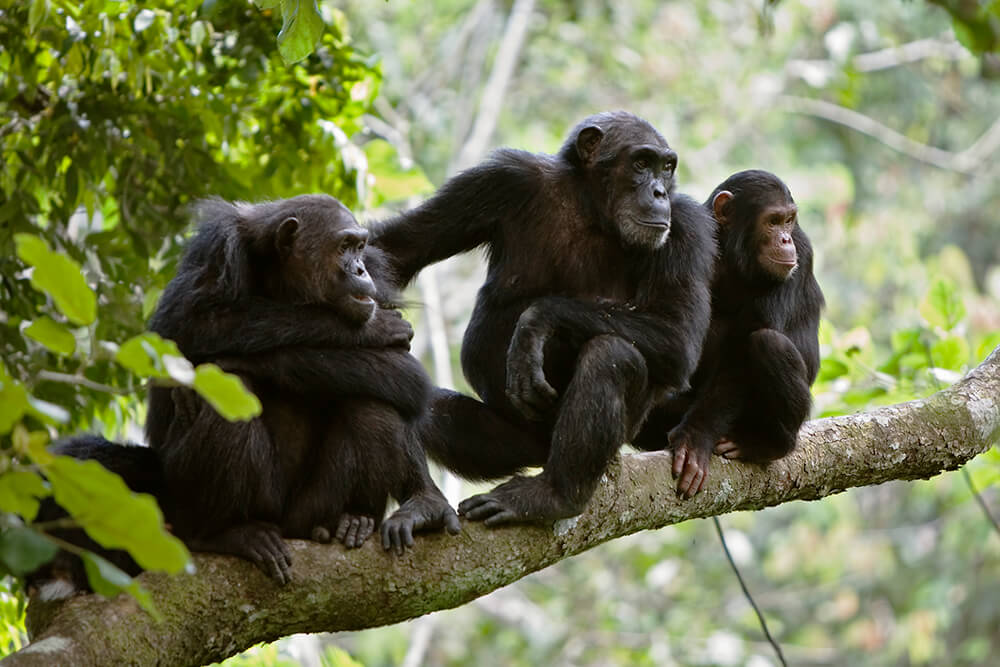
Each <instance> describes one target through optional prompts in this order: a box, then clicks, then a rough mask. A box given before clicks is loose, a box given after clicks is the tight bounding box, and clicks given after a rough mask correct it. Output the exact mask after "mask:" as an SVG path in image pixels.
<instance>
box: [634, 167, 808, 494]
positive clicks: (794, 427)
mask: <svg viewBox="0 0 1000 667" xmlns="http://www.w3.org/2000/svg"><path fill="white" fill-rule="evenodd" d="M705 207H706V209H708V210H710V211H712V212H713V214H714V215H715V218H716V220H717V221H718V230H719V251H720V252H719V261H718V264H717V267H716V274H715V279H714V281H713V284H712V324H711V327H710V330H709V334H708V338H707V340H706V342H705V348H704V351H703V352H702V357H701V360H700V361H699V363H698V370H697V371H696V372H695V374H694V377H693V378H692V380H691V385H692V386H691V389H690V391H688V392H685V393H683V394H681V395H680V396H678V397H674V398H672V399H670V400H667V401H665V402H664V404H663V405H662V406H660V407H658V408H657V409H656V410H654V411H653V413H652V414H651V415H650V418H649V420H648V422H647V424H646V426H645V427H644V428H643V430H642V432H641V434H640V435H639V436H638V437H637V438H636V439H635V440H634V441H633V444H634V445H636V446H637V447H640V448H643V449H660V448H663V447H664V445H665V444H666V440H667V439H668V437H669V445H670V447H671V448H672V449H673V450H674V468H673V470H674V474H675V475H676V476H677V477H679V481H678V483H677V490H678V493H680V494H682V495H684V496H687V497H691V496H693V495H694V494H696V493H698V491H700V490H701V488H702V486H703V485H704V483H705V479H706V476H707V472H708V463H709V458H710V457H711V454H712V452H713V450H714V451H715V453H716V454H719V455H721V456H724V457H726V458H730V459H740V460H744V461H752V462H757V463H765V462H767V461H773V460H775V459H779V458H781V457H783V456H786V455H787V454H788V453H790V452H791V451H792V449H793V448H794V447H795V444H796V441H797V437H798V431H799V427H800V426H801V425H802V422H803V421H805V419H806V418H807V417H808V416H809V408H810V405H811V397H810V393H809V387H810V386H811V385H812V382H813V380H815V379H816V373H817V371H818V370H819V341H818V339H817V331H818V328H819V314H820V309H821V308H822V307H823V293H822V292H821V291H820V288H819V285H818V284H817V282H816V279H815V278H814V277H813V253H812V246H811V245H810V244H809V239H808V238H807V237H806V234H805V232H803V231H802V229H801V228H800V227H799V224H798V216H797V212H798V209H797V207H796V205H795V201H794V200H793V199H792V194H791V192H789V190H788V187H787V186H786V185H785V184H784V183H783V182H782V181H781V179H779V178H778V177H777V176H775V175H774V174H771V173H769V172H766V171H759V170H749V171H742V172H739V173H737V174H733V175H732V176H730V177H729V178H728V179H726V180H725V181H724V182H723V183H722V184H721V185H719V186H718V187H717V188H715V191H714V192H712V195H711V196H710V197H709V198H708V201H707V202H705ZM668 434H669V436H668Z"/></svg>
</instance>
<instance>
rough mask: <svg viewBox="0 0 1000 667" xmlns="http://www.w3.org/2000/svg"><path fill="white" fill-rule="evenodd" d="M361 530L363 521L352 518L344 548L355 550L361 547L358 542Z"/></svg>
mask: <svg viewBox="0 0 1000 667" xmlns="http://www.w3.org/2000/svg"><path fill="white" fill-rule="evenodd" d="M360 528H361V520H360V519H359V518H358V517H356V516H355V517H351V526H350V528H348V529H347V537H346V538H345V539H344V546H346V547H347V548H348V549H354V548H356V547H358V546H360V544H361V543H360V542H358V530H360Z"/></svg>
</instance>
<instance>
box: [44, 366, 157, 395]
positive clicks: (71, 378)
mask: <svg viewBox="0 0 1000 667" xmlns="http://www.w3.org/2000/svg"><path fill="white" fill-rule="evenodd" d="M38 379H39V380H48V381H49V382H61V383H63V384H73V385H77V386H80V387H86V388H87V389H93V390H94V391H102V392H105V393H108V394H118V395H119V396H128V395H130V394H134V393H136V392H139V391H141V390H142V389H145V387H146V385H145V384H142V385H140V386H139V387H138V388H136V387H112V386H111V385H107V384H101V383H100V382H94V381H93V380H91V379H89V378H86V377H84V376H82V375H70V374H69V373H59V372H57V371H49V370H42V371H39V372H38Z"/></svg>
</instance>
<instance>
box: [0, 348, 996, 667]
mask: <svg viewBox="0 0 1000 667" xmlns="http://www.w3.org/2000/svg"><path fill="white" fill-rule="evenodd" d="M998 436H1000V348H998V349H997V350H994V352H993V353H992V354H991V355H990V357H989V358H988V359H987V360H986V361H984V362H983V364H982V365H980V366H979V367H978V368H977V369H975V370H974V371H972V372H971V373H969V374H968V375H967V376H966V377H965V378H963V379H962V380H961V381H960V382H958V383H957V384H955V385H954V386H952V387H950V388H948V389H946V390H944V391H941V392H939V393H937V394H935V395H934V396H932V397H930V398H928V399H925V400H919V401H911V402H909V403H903V404H899V405H894V406H888V407H884V408H879V409H877V410H873V411H872V412H867V413H862V414H858V415H853V416H848V417H836V418H831V419H822V420H818V421H813V422H810V423H808V424H806V426H805V427H803V430H802V433H801V438H800V442H801V446H800V447H799V449H797V450H796V452H795V453H794V454H792V455H791V456H789V457H788V458H786V459H784V460H782V461H779V462H777V463H775V464H772V465H771V466H769V467H766V468H764V467H759V466H751V465H743V464H740V463H732V462H728V461H725V460H722V459H719V458H716V459H715V460H714V461H713V462H712V470H711V473H710V476H709V482H708V487H707V490H705V491H703V492H702V493H700V494H699V495H698V496H697V497H695V498H694V499H692V500H686V501H684V500H678V499H677V497H676V496H675V494H674V490H673V489H674V485H673V482H672V480H671V478H670V463H671V460H670V455H669V454H667V453H661V452H656V453H646V454H632V455H625V456H623V457H622V458H621V462H620V463H616V464H614V465H612V467H611V468H610V470H609V471H608V474H607V475H606V477H605V479H604V480H603V481H602V484H601V487H600V489H599V490H598V492H597V494H596V495H595V497H594V499H593V500H592V501H591V503H590V506H589V508H588V510H587V512H585V513H584V514H583V515H581V516H580V517H578V518H576V519H573V520H570V521H561V522H558V523H556V525H555V526H553V527H527V526H525V527H514V528H502V529H496V530H487V529H484V528H483V527H482V526H480V525H471V524H468V523H466V524H465V525H464V526H463V532H462V534H461V535H458V536H455V537H447V536H442V535H433V536H428V537H423V538H421V539H420V541H419V542H418V544H417V545H416V547H415V548H414V550H413V551H411V552H410V553H409V554H407V555H405V556H403V557H402V558H394V557H391V556H389V555H387V554H385V553H383V552H382V550H381V549H380V548H378V546H377V545H376V544H375V543H374V542H371V541H370V542H369V543H368V544H366V545H365V547H364V548H362V549H359V550H356V551H351V552H345V551H344V550H343V549H342V548H340V547H337V546H323V545H319V544H313V543H309V542H304V541H293V542H291V547H292V550H293V553H294V558H295V565H294V568H293V577H294V581H293V582H292V583H291V584H289V585H288V586H285V587H284V588H282V587H278V586H276V585H275V584H274V583H272V582H271V581H270V580H268V579H266V578H265V577H264V575H263V574H261V573H260V572H258V571H257V570H256V569H254V568H253V567H252V566H251V565H250V564H249V563H245V562H243V561H239V560H236V559H233V558H224V557H221V556H207V555H198V556H196V557H195V562H196V564H197V566H198V574H197V575H196V576H178V577H175V578H170V577H167V576H164V575H156V574H145V575H143V576H142V580H143V583H144V584H145V585H146V586H147V587H148V588H149V589H150V591H151V592H152V594H153V598H154V600H155V601H156V604H157V606H158V608H159V610H160V611H161V612H162V614H163V616H164V620H163V621H162V622H161V623H157V622H156V621H154V620H153V619H151V618H150V617H148V616H146V615H145V614H143V613H142V612H140V611H139V610H138V609H137V608H136V605H135V604H134V603H133V602H132V601H131V600H130V599H129V598H126V597H123V596H120V597H118V598H116V599H114V600H103V599H101V598H99V597H97V596H93V595H88V596H81V597H78V598H75V599H73V600H70V601H69V602H67V603H65V604H62V605H58V604H56V605H52V604H44V603H39V602H33V603H32V604H31V605H30V606H29V608H28V625H29V629H30V631H31V632H32V634H33V636H34V637H35V641H34V643H33V644H31V645H30V646H29V647H28V648H26V649H24V650H22V651H20V652H19V653H16V654H14V655H13V656H11V657H10V658H8V659H7V662H8V663H9V664H11V665H55V664H73V665H108V664H154V663H156V664H161V665H188V664H201V663H205V662H209V661H213V660H219V659H221V658H224V657H226V656H228V655H231V654H233V653H236V652H237V651H240V650H242V649H245V648H247V647H249V646H251V645H253V644H255V643H257V642H260V641H269V640H274V639H277V638H278V637H282V636H285V635H288V634H292V633H296V632H319V631H336V630H358V629H362V628H369V627H374V626H378V625H385V624H388V623H396V622H398V621H402V620H406V619H409V618H414V617H416V616H420V615H421V614H426V613H428V612H431V611H435V610H438V609H448V608H450V607H456V606H458V605H461V604H464V603H466V602H469V601H470V600H473V599H475V598H477V597H479V596H481V595H484V594H486V593H488V592H490V591H492V590H495V589H497V588H499V587H501V586H505V585H507V584H509V583H511V582H513V581H516V580H518V579H520V578H521V577H524V576H525V575H527V574H529V573H531V572H534V571H536V570H539V569H541V568H544V567H546V566H548V565H551V564H553V563H555V562H557V561H559V560H561V559H563V558H567V557H569V556H572V555H574V554H577V553H580V552H581V551H584V550H586V549H590V548H591V547H594V546H596V545H598V544H601V543H602V542H605V541H607V540H611V539H614V538H616V537H621V536H623V535H628V534H630V533H635V532H637V531H640V530H647V529H651V528H660V527H662V526H668V525H670V524H674V523H678V522H681V521H685V520H687V519H692V518H697V517H707V516H712V515H715V514H723V513H726V512H732V511H734V510H750V509H758V508H761V507H767V506H769V505H777V504H779V503H784V502H788V501H790V500H814V499H817V498H822V497H824V496H827V495H830V494H832V493H837V492H839V491H842V490H844V489H847V488H850V487H854V486H863V485H868V484H879V483H881V482H886V481H889V480H894V479H921V478H928V477H933V476H934V475H937V474H939V473H940V472H941V471H943V470H953V469H956V468H958V467H960V466H961V465H962V464H964V463H965V462H966V461H968V460H969V459H971V458H973V457H974V456H976V455H977V454H979V453H981V452H983V451H985V450H986V449H987V448H988V447H989V446H990V445H991V444H992V443H993V442H994V441H995V440H996V439H997V437H998Z"/></svg>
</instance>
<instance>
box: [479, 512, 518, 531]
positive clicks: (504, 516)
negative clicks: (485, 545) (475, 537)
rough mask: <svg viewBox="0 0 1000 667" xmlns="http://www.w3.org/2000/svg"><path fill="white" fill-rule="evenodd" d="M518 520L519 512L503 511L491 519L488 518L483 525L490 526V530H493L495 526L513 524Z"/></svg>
mask: <svg viewBox="0 0 1000 667" xmlns="http://www.w3.org/2000/svg"><path fill="white" fill-rule="evenodd" d="M517 520H518V515H517V512H514V511H513V510H509V509H505V510H503V511H501V512H497V513H496V514H494V515H493V516H491V517H490V518H488V519H486V520H485V521H483V525H484V526H489V527H490V528H492V527H493V526H500V525H503V524H505V523H512V522H514V521H517Z"/></svg>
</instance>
